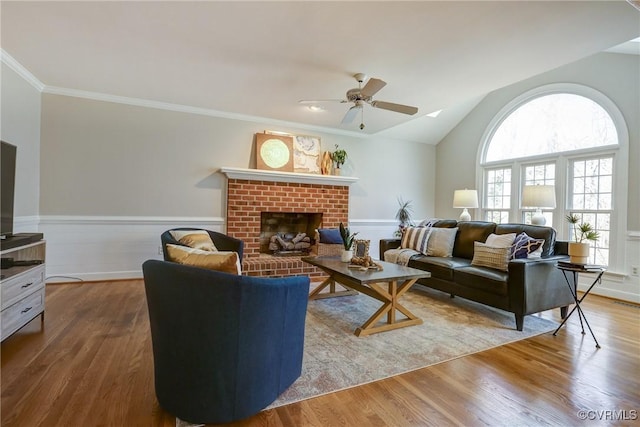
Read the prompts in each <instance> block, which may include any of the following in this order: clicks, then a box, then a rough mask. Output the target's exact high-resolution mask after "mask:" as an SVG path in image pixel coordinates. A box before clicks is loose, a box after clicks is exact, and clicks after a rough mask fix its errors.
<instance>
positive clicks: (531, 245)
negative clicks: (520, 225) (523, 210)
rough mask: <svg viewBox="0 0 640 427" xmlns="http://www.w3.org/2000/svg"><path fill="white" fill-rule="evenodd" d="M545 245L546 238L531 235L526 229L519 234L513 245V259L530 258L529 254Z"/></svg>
mask: <svg viewBox="0 0 640 427" xmlns="http://www.w3.org/2000/svg"><path fill="white" fill-rule="evenodd" d="M542 245H544V239H534V238H533V237H529V235H528V234H527V233H525V232H524V231H523V232H522V233H520V234H518V235H517V236H516V238H515V240H514V241H513V246H511V259H522V258H529V255H531V254H532V253H534V252H535V251H536V250H538V249H539V248H541V247H542Z"/></svg>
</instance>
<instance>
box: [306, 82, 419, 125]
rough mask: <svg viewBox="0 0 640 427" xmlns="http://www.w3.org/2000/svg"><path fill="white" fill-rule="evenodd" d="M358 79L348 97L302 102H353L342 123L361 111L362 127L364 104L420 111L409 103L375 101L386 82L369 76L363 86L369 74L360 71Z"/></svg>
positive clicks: (350, 120) (345, 122)
mask: <svg viewBox="0 0 640 427" xmlns="http://www.w3.org/2000/svg"><path fill="white" fill-rule="evenodd" d="M353 77H354V78H355V79H356V80H357V81H358V87H357V88H354V89H349V90H348V91H347V97H346V99H317V100H302V101H299V102H300V103H301V104H317V103H319V102H340V103H343V104H344V103H347V102H353V104H354V105H353V106H352V107H351V108H349V110H348V111H347V114H345V116H344V118H343V119H342V124H348V123H351V122H352V121H353V119H354V118H355V117H356V115H357V114H358V112H360V114H361V117H362V118H363V119H362V120H361V122H360V129H361V130H362V129H364V105H365V104H369V105H371V106H372V107H374V108H380V109H383V110H389V111H395V112H397V113H402V114H409V115H414V114H416V113H417V112H418V108H417V107H411V106H409V105H402V104H394V103H393V102H386V101H374V100H373V99H372V97H373V95H375V94H376V93H378V91H379V90H380V89H382V88H383V87H385V86H386V84H387V83H386V82H385V81H383V80H380V79H376V78H373V77H371V78H369V79H368V81H367V84H365V85H364V87H362V83H363V82H364V81H365V80H367V78H368V76H367V75H366V74H363V73H358V74H355V75H354V76H353Z"/></svg>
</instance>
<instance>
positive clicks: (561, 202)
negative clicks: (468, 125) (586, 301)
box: [476, 83, 629, 274]
mask: <svg viewBox="0 0 640 427" xmlns="http://www.w3.org/2000/svg"><path fill="white" fill-rule="evenodd" d="M558 93H571V94H575V95H580V96H584V97H585V98H589V99H591V100H592V101H594V102H596V103H598V104H599V105H600V106H601V107H602V108H604V109H605V111H606V112H607V113H608V114H609V116H611V119H612V120H613V123H614V125H615V127H616V131H617V133H618V146H615V147H612V146H605V147H593V148H587V149H581V150H573V151H565V152H562V153H557V154H553V153H550V154H543V155H536V156H530V157H524V158H519V159H508V160H500V161H493V162H486V161H485V160H484V159H485V158H486V153H487V150H488V147H489V143H490V142H491V139H492V137H493V135H494V133H495V132H496V130H497V129H498V127H499V126H500V125H501V124H502V122H503V121H504V120H505V119H506V118H507V117H508V116H509V115H510V114H511V113H513V112H514V111H515V110H517V109H518V108H519V107H521V106H522V105H524V104H526V103H527V102H529V101H531V100H533V99H535V98H539V97H541V96H545V95H551V94H558ZM605 155H611V156H612V157H613V170H614V182H613V200H612V207H613V210H612V215H611V232H610V233H611V234H610V247H609V250H610V252H609V267H608V269H609V271H610V272H614V273H615V272H617V273H619V274H623V273H622V272H623V271H624V262H625V258H624V244H625V239H626V226H627V188H626V187H627V185H628V179H629V178H628V177H629V172H628V162H627V159H628V157H629V132H628V129H627V125H626V122H625V120H624V116H623V115H622V112H621V111H620V109H619V108H618V107H617V106H616V105H615V104H614V102H613V101H612V100H611V99H609V97H607V96H606V95H604V94H603V93H602V92H600V91H598V90H596V89H593V88H591V87H588V86H584V85H580V84H575V83H554V84H549V85H545V86H540V87H537V88H533V89H531V90H529V91H527V92H525V93H523V94H521V95H519V96H517V97H515V98H514V99H513V100H511V101H510V102H509V103H507V104H506V105H505V106H504V107H503V108H502V109H500V111H499V112H498V113H497V114H496V115H495V116H494V117H493V119H492V120H491V121H490V123H489V125H488V126H487V128H486V129H485V132H484V134H483V135H482V139H481V143H480V144H479V148H478V152H477V158H476V162H477V163H476V164H477V165H478V168H477V169H476V188H477V189H478V196H479V197H478V198H479V200H482V201H483V202H484V200H485V198H484V192H485V182H484V179H485V170H486V169H494V168H500V167H511V168H512V170H511V180H512V182H511V190H512V194H511V211H510V213H509V217H510V218H513V219H515V218H518V219H521V218H522V217H523V214H522V212H523V211H524V210H523V209H521V208H520V200H521V197H522V196H521V194H520V192H521V189H522V179H523V166H524V165H532V164H537V163H544V162H549V161H554V162H555V163H556V166H555V168H556V178H555V185H556V199H557V200H558V203H557V206H556V208H555V209H553V210H552V211H553V218H554V224H553V227H554V228H555V229H556V231H557V232H558V237H557V238H558V239H559V240H570V238H571V236H570V232H571V230H570V228H569V224H568V223H567V222H566V221H565V219H564V218H565V216H566V215H567V214H568V213H569V212H570V210H569V209H568V200H567V196H568V194H569V188H568V185H569V182H570V181H569V176H568V173H569V171H568V165H569V162H570V161H571V160H573V159H579V158H584V157H591V156H605ZM486 210H487V209H486V207H485V206H484V204H481V206H480V212H481V215H482V218H484V215H485V211H486Z"/></svg>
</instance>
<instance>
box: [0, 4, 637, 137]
mask: <svg viewBox="0 0 640 427" xmlns="http://www.w3.org/2000/svg"><path fill="white" fill-rule="evenodd" d="M0 7H1V20H2V22H1V24H2V25H1V36H2V38H1V41H2V49H3V50H4V51H5V52H6V53H8V55H10V56H11V57H12V58H14V59H15V60H16V61H17V62H18V63H19V64H21V65H22V66H24V67H25V68H26V69H27V70H28V71H30V72H31V73H32V74H33V75H34V76H35V77H36V78H37V79H38V80H40V81H41V82H42V83H43V84H44V85H45V91H49V92H54V93H65V91H66V92H67V93H71V92H70V91H87V92H91V93H95V94H109V95H114V96H119V97H127V98H135V99H141V100H148V101H154V102H159V103H169V104H177V105H182V106H190V107H194V108H199V109H206V110H213V111H209V113H211V114H217V113H220V114H232V115H237V117H247V118H256V117H257V118H261V120H263V121H264V120H270V121H272V122H273V123H275V124H289V125H291V126H298V127H302V128H308V129H322V130H326V131H328V132H338V133H345V132H346V133H347V134H362V133H364V134H379V135H383V136H385V137H386V138H396V139H404V140H412V141H419V142H425V143H432V144H435V143H437V142H438V141H440V139H441V138H442V137H443V136H444V135H445V134H446V133H447V132H448V131H449V130H450V129H451V128H452V127H453V126H455V124H456V123H457V122H458V121H459V120H460V119H461V118H463V117H464V116H465V115H466V114H467V113H468V112H469V111H470V110H471V109H472V108H473V107H474V106H475V105H476V104H477V103H478V102H479V101H480V100H481V99H482V97H483V96H484V95H486V94H487V93H489V92H490V91H492V90H495V89H498V88H500V87H503V86H505V85H508V84H511V83H514V82H517V81H520V80H523V79H525V78H528V77H531V76H533V75H536V74H539V73H542V72H544V71H547V70H550V69H553V68H556V67H558V66H561V65H564V64H567V63H570V62H573V61H576V60H578V59H580V58H583V57H586V56H588V55H591V54H594V53H597V52H600V51H603V50H605V49H607V48H611V47H612V46H616V45H618V44H620V43H622V42H625V41H628V40H631V39H634V38H637V37H638V36H640V12H639V11H638V10H637V9H634V7H633V6H632V5H630V4H629V3H627V2H624V1H602V2H597V1H541V2H536V1H524V2H523V1H510V2H505V1H497V2H484V1H469V2H460V1H442V2H435V1H413V2H397V1H387V2H380V1H378V2H364V1H341V2H310V1H297V2H291V1H289V2H270V1H258V2H245V1H236V2H213V1H208V2H207V1H205V2H182V1H173V2H155V1H142V2H7V1H2V3H1V6H0ZM357 72H362V73H366V74H368V75H369V76H373V77H377V78H380V79H382V80H385V81H386V82H387V86H386V87H384V88H383V89H382V90H380V92H378V94H377V95H376V96H375V97H374V99H378V100H383V101H390V102H395V103H400V104H408V105H415V106H417V107H418V108H419V112H418V114H416V115H415V116H406V115H403V114H399V113H395V112H390V111H385V110H379V109H374V108H365V112H364V123H365V124H366V127H365V129H364V131H360V130H359V129H358V126H359V124H360V118H357V119H356V120H354V122H353V123H352V124H351V125H349V126H345V125H341V124H340V122H341V120H342V117H343V116H344V113H345V112H346V111H347V109H348V108H349V104H340V103H335V104H332V103H329V104H323V106H324V107H325V108H326V110H325V111H322V112H319V113H314V112H311V111H309V109H307V108H306V107H305V106H303V105H301V104H299V103H298V101H299V100H301V99H326V98H330V99H333V98H336V99H338V98H344V95H345V92H346V91H347V89H350V88H353V87H357V83H356V81H355V80H354V79H353V77H352V76H353V74H354V73H357ZM85 95H86V93H85ZM88 96H92V95H91V94H89V95H88ZM96 96H97V95H96ZM437 110H443V112H442V113H441V114H440V116H438V117H437V118H432V117H427V116H426V114H428V113H431V112H433V111H437Z"/></svg>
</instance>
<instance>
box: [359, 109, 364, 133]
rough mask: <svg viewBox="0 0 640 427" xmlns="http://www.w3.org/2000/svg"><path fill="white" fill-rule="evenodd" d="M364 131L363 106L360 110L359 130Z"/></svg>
mask: <svg viewBox="0 0 640 427" xmlns="http://www.w3.org/2000/svg"><path fill="white" fill-rule="evenodd" d="M363 129H364V105H363V106H362V108H361V109H360V130H363Z"/></svg>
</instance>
